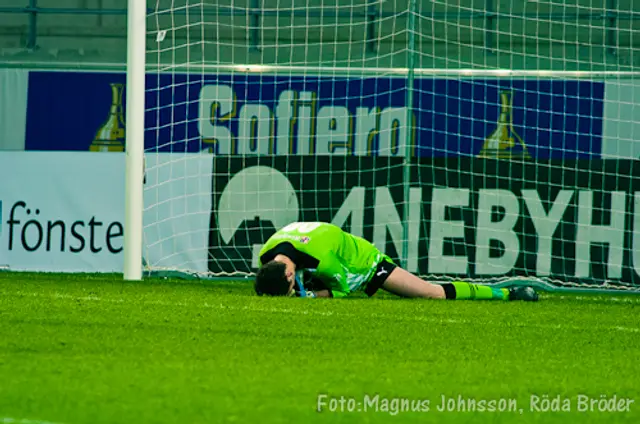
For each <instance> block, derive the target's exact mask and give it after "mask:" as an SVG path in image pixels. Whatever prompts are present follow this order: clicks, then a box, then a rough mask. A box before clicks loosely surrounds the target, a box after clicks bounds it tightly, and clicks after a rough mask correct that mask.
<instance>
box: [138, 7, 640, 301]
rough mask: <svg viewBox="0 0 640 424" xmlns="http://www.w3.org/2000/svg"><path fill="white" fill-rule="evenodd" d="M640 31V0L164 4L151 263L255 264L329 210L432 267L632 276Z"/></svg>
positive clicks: (630, 279)
mask: <svg viewBox="0 0 640 424" xmlns="http://www.w3.org/2000/svg"><path fill="white" fill-rule="evenodd" d="M639 46H640V12H638V11H635V10H634V8H633V2H632V1H631V0H628V1H622V0H618V1H609V2H606V4H603V2H595V1H593V0H578V1H575V0H574V1H572V2H569V3H567V2H544V1H522V2H514V1H498V0H489V1H486V0H483V1H478V0H465V1H462V0H461V1H459V2H456V3H455V4H450V3H449V2H442V1H437V0H434V1H423V0H412V1H408V2H407V1H402V2H401V1H394V0H387V1H369V2H366V1H344V0H331V1H328V0H305V1H299V0H276V1H269V2H267V1H262V0H246V1H219V2H211V1H208V2H195V1H185V0H182V1H161V0H159V1H157V2H154V3H153V4H152V5H151V4H150V14H149V43H148V56H147V60H148V63H149V64H150V65H151V68H152V71H151V72H149V73H148V76H147V87H146V90H147V110H146V118H145V119H146V128H147V131H146V137H145V148H146V183H145V211H144V222H145V228H144V230H145V231H144V233H145V254H144V255H145V261H146V262H145V263H146V266H147V268H148V269H149V270H157V269H173V270H179V271H184V272H190V273H194V274H206V275H213V276H250V275H252V273H253V272H254V271H255V267H256V265H257V252H258V251H259V248H260V246H261V245H262V243H264V241H265V240H266V239H267V238H268V237H269V236H270V235H271V234H272V233H273V232H274V231H275V230H277V229H279V228H282V227H283V226H285V225H287V224H288V223H290V222H294V221H325V222H333V223H335V224H337V225H340V226H341V227H343V228H344V229H345V230H347V231H350V232H352V233H354V234H356V235H360V236H363V237H365V238H367V239H369V240H370V241H372V242H373V243H374V244H375V245H376V246H377V247H379V248H380V249H381V250H383V251H384V252H386V253H387V254H389V255H391V256H392V257H393V258H394V259H396V260H397V261H398V262H399V263H401V264H402V265H403V266H404V267H405V268H407V269H408V270H409V271H412V272H415V273H418V274H420V275H423V276H429V277H430V278H433V279H436V280H440V279H451V278H468V279H474V280H481V281H485V282H494V283H496V284H499V283H500V282H504V281H516V280H514V278H515V279H522V278H524V279H527V280H528V281H530V280H531V279H535V280H536V281H539V282H540V284H543V283H544V284H545V285H549V286H550V287H556V288H558V287H579V288H595V289H598V288H600V289H602V288H607V289H608V288H612V287H614V288H624V289H629V288H631V289H634V290H635V289H636V283H637V278H638V274H639V273H638V272H636V268H637V269H640V258H638V260H636V255H637V254H636V253H635V252H636V251H637V249H635V243H637V242H640V234H639V235H638V236H637V235H636V233H637V232H638V231H640V225H638V224H639V223H640V208H636V205H637V204H638V205H640V203H638V202H639V200H638V199H640V197H637V196H636V195H635V193H636V184H637V183H636V181H637V178H636V175H635V174H636V173H637V172H638V166H637V165H635V159H636V158H637V157H638V153H640V148H638V147H637V145H638V143H637V142H636V140H637V139H638V137H640V124H639V122H640V115H639V114H638V111H639V110H640V82H639V81H638V79H639V78H640V66H639V64H640V51H639ZM636 209H638V211H636Z"/></svg>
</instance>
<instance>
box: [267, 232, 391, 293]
mask: <svg viewBox="0 0 640 424" xmlns="http://www.w3.org/2000/svg"><path fill="white" fill-rule="evenodd" d="M278 254H284V255H286V256H287V257H289V258H290V259H291V260H292V261H293V262H294V263H295V264H296V269H297V270H305V271H307V272H309V273H310V274H311V275H312V277H313V278H315V279H318V280H320V281H321V282H322V283H323V284H324V285H325V286H326V288H327V289H328V290H331V294H332V295H333V297H344V296H346V295H347V294H349V293H350V292H353V291H356V290H360V289H364V287H365V286H366V283H367V282H368V281H369V280H370V279H371V278H372V276H373V273H374V272H375V270H376V267H377V266H378V264H379V263H380V262H381V261H382V260H383V259H386V260H388V261H389V262H391V259H390V258H389V257H388V256H387V255H384V254H383V253H381V252H380V251H379V250H378V249H377V248H376V247H375V246H374V245H373V244H371V243H369V242H368V241H367V240H365V239H363V238H361V237H357V236H354V235H352V234H349V233H347V232H345V231H342V229H341V228H340V227H338V226H336V225H333V224H327V223H323V222H294V223H292V224H289V225H287V226H286V227H284V228H283V229H281V230H279V231H277V232H276V233H275V234H273V235H272V236H271V237H270V238H269V240H267V242H266V243H265V245H264V247H263V248H262V249H261V250H260V265H262V264H264V263H266V262H269V261H271V260H273V259H274V258H275V257H276V255H278Z"/></svg>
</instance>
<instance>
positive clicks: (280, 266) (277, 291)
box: [254, 261, 295, 296]
mask: <svg viewBox="0 0 640 424" xmlns="http://www.w3.org/2000/svg"><path fill="white" fill-rule="evenodd" d="M289 274H291V273H290V272H289V273H288V272H287V265H286V264H284V263H282V262H276V261H270V262H267V263H266V264H264V265H262V266H261V267H260V269H259V270H258V273H257V274H256V282H255V286H254V288H255V290H256V293H257V294H258V295H259V296H262V295H267V296H288V295H291V293H292V291H293V286H294V284H295V276H294V275H289Z"/></svg>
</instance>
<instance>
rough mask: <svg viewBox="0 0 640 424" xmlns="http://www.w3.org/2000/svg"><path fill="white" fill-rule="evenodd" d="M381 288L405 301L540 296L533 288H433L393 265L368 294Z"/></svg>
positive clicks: (457, 284)
mask: <svg viewBox="0 0 640 424" xmlns="http://www.w3.org/2000/svg"><path fill="white" fill-rule="evenodd" d="M378 288H382V289H384V290H386V291H388V292H390V293H393V294H396V295H398V296H403V297H414V298H416V297H417V298H429V299H457V300H529V301H535V300H538V296H537V294H536V293H535V291H534V290H533V289H531V288H530V287H519V288H516V289H511V290H509V289H506V288H495V287H489V286H484V285H481V284H473V283H466V282H463V281H454V282H452V283H444V284H434V283H430V282H428V281H425V280H423V279H421V278H419V277H417V276H415V275H413V274H412V273H410V272H409V271H406V270H404V269H402V268H400V267H398V266H396V265H394V264H392V263H390V262H387V261H382V262H381V263H380V264H379V265H378V268H377V270H376V273H375V274H374V277H373V278H372V280H371V282H370V283H369V284H368V285H367V288H366V289H365V292H366V293H367V294H369V295H370V296H371V295H372V294H373V293H375V290H377V289H378Z"/></svg>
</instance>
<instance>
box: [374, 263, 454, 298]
mask: <svg viewBox="0 0 640 424" xmlns="http://www.w3.org/2000/svg"><path fill="white" fill-rule="evenodd" d="M382 288H383V289H384V290H386V291H388V292H390V293H393V294H397V295H398V296H402V297H424V298H429V299H446V293H445V291H444V288H443V287H442V286H441V285H439V284H433V283H430V282H428V281H425V280H423V279H421V278H419V277H416V276H415V275H413V274H412V273H410V272H409V271H406V270H404V269H402V268H400V267H396V268H394V269H393V271H391V273H390V274H389V276H388V277H387V279H386V280H385V281H384V283H382Z"/></svg>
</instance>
